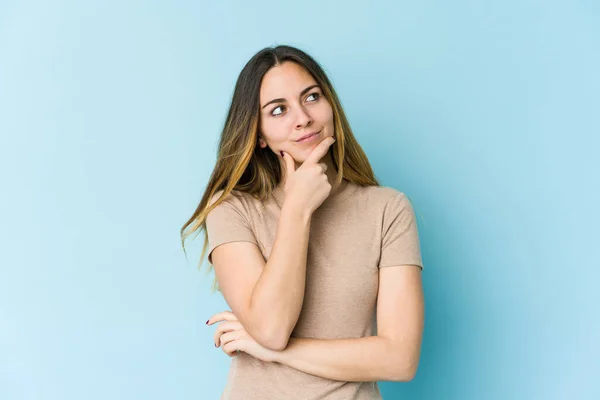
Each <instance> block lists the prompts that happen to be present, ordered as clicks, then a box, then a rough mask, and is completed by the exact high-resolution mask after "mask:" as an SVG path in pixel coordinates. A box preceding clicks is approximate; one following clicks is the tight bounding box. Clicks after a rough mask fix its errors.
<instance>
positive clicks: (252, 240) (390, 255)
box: [181, 46, 424, 400]
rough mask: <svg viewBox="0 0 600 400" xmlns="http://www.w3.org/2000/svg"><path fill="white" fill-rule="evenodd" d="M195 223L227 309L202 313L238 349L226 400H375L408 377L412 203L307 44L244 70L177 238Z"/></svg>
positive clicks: (418, 334)
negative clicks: (387, 175) (380, 166)
mask: <svg viewBox="0 0 600 400" xmlns="http://www.w3.org/2000/svg"><path fill="white" fill-rule="evenodd" d="M186 229H187V231H186ZM202 229H204V230H205V232H206V239H205V242H204V247H203V251H202V256H201V260H202V259H203V258H204V255H205V254H207V252H208V261H209V263H210V264H211V265H212V266H213V267H214V270H215V275H216V277H215V286H214V287H218V288H219V290H220V291H221V293H222V294H223V296H224V298H225V300H226V301H227V304H228V305H229V306H230V308H231V311H225V312H222V313H218V314H216V315H214V316H212V317H211V318H210V319H209V320H208V321H207V324H209V325H212V324H214V323H219V324H218V325H217V329H216V332H215V337H214V340H215V346H217V347H219V346H220V347H221V348H222V349H223V351H224V352H225V353H226V354H227V355H229V356H232V357H233V358H232V363H231V369H230V371H229V375H228V381H227V385H226V388H225V391H224V393H223V397H222V399H236V400H237V399H244V400H254V399H285V400H293V399H298V400H312V399H314V400H316V399H369V400H372V399H380V398H381V396H380V393H379V388H378V386H377V381H378V380H388V381H408V380H411V379H412V378H413V377H414V375H415V373H416V370H417V365H418V362H419V355H420V348H421V338H422V331H423V312H424V306H423V293H422V286H421V270H422V268H423V262H422V259H421V253H420V247H419V237H418V232H417V224H416V220H415V216H414V211H413V208H412V205H411V202H410V201H409V199H408V198H407V196H406V195H405V194H403V193H402V192H400V191H398V190H396V189H393V188H389V187H383V186H380V185H379V184H378V181H377V180H376V178H375V176H374V174H373V171H372V169H371V166H370V164H369V161H368V159H367V157H366V156H365V153H364V152H363V150H362V149H361V147H360V145H359V144H358V142H357V141H356V139H355V137H354V135H353V133H352V130H351V129H350V125H349V123H348V120H347V119H346V117H345V115H344V111H343V109H342V106H341V104H340V101H339V99H338V97H337V95H336V93H335V91H334V88H333V86H332V84H331V82H330V81H329V79H328V78H327V76H326V75H325V72H324V71H323V69H322V68H321V67H320V66H319V64H318V63H317V62H316V61H315V60H314V59H313V58H312V57H311V56H309V55H308V54H306V53H305V52H303V51H301V50H299V49H297V48H293V47H290V46H277V47H274V48H265V49H263V50H261V51H260V52H258V53H257V54H256V55H254V57H252V59H250V61H249V62H248V63H247V64H246V66H245V67H244V68H243V70H242V72H241V73H240V76H239V78H238V80H237V83H236V86H235V90H234V94H233V98H232V101H231V106H230V109H229V113H228V115H227V119H226V121H225V126H224V128H223V132H222V134H221V138H220V142H219V149H218V157H217V161H216V166H215V168H214V171H213V173H212V176H211V178H210V181H209V182H208V185H207V188H206V191H205V192H204V195H203V197H202V200H201V202H200V204H199V205H198V208H197V209H196V211H195V212H194V214H193V215H192V217H191V218H190V220H189V221H187V222H186V224H185V225H184V226H183V228H182V229H181V235H182V243H183V242H185V238H186V237H187V236H189V235H190V234H191V233H192V232H195V231H198V230H202Z"/></svg>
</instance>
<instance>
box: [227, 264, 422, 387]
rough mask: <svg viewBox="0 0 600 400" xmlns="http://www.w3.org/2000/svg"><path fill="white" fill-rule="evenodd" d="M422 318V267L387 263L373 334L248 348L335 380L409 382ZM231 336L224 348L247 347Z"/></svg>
mask: <svg viewBox="0 0 600 400" xmlns="http://www.w3.org/2000/svg"><path fill="white" fill-rule="evenodd" d="M423 322H424V300H423V290H422V282H421V269H420V267H418V266H414V265H400V266H394V267H385V268H381V269H380V271H379V292H378V299H377V336H369V337H364V338H352V339H305V338H294V337H292V338H290V339H289V341H288V343H287V346H286V347H285V348H284V349H283V350H279V351H274V350H270V349H265V348H263V347H261V346H260V345H258V344H257V343H256V342H254V344H255V346H254V349H253V350H252V351H254V352H255V353H254V354H252V355H254V356H255V357H258V358H263V357H264V360H265V361H267V360H268V361H272V362H278V363H281V364H284V365H287V366H289V367H291V368H294V369H297V370H299V371H302V372H305V373H308V374H312V375H316V376H320V377H323V378H328V379H333V380H340V381H357V382H360V381H380V380H381V381H410V380H411V379H412V378H413V377H414V376H415V374H416V371H417V366H418V363H419V356H420V349H421V341H422V332H423ZM238 326H241V325H239V324H238ZM245 333H246V332H244V334H245ZM226 335H228V336H229V335H233V336H236V333H235V332H233V333H226V334H224V335H223V336H222V338H225V336H226ZM217 336H219V332H217ZM233 336H229V337H228V338H227V340H225V341H228V342H229V343H227V344H224V346H223V350H224V351H226V352H227V353H229V352H231V351H233V349H235V348H240V349H242V351H245V350H248V349H250V347H248V348H247V349H243V348H242V344H241V343H236V341H235V340H231V339H241V337H239V336H238V337H235V338H234V337H233ZM230 340H231V341H230ZM246 342H247V341H246ZM246 346H247V344H246ZM257 346H258V347H259V349H258V350H257ZM227 347H228V348H229V349H226V348H227ZM252 351H250V352H252Z"/></svg>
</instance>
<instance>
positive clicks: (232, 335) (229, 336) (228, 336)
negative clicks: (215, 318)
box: [217, 331, 244, 347]
mask: <svg viewBox="0 0 600 400" xmlns="http://www.w3.org/2000/svg"><path fill="white" fill-rule="evenodd" d="M243 335H244V332H243V331H231V332H227V333H224V334H222V335H221V337H220V338H219V340H220V343H219V345H220V346H224V345H226V344H227V343H229V342H231V341H232V340H238V339H240V338H241V337H242V336H243ZM217 347H218V346H217Z"/></svg>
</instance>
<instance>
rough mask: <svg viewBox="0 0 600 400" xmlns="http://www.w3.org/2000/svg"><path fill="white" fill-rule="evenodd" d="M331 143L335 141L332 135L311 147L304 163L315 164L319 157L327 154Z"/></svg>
mask: <svg viewBox="0 0 600 400" xmlns="http://www.w3.org/2000/svg"><path fill="white" fill-rule="evenodd" d="M333 143H335V139H334V138H333V137H332V136H330V137H329V138H326V139H325V140H323V141H322V142H321V143H319V144H318V145H317V147H315V148H314V149H313V151H311V152H310V154H309V155H308V157H307V158H306V160H305V161H304V163H306V162H309V163H315V164H316V163H318V162H319V161H320V160H321V158H323V156H324V155H325V154H327V151H328V150H329V147H330V146H331V145H332V144H333Z"/></svg>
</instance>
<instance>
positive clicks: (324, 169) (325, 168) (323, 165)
mask: <svg viewBox="0 0 600 400" xmlns="http://www.w3.org/2000/svg"><path fill="white" fill-rule="evenodd" d="M319 165H320V166H321V167H323V172H326V171H327V164H325V163H324V162H322V163H319Z"/></svg>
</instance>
